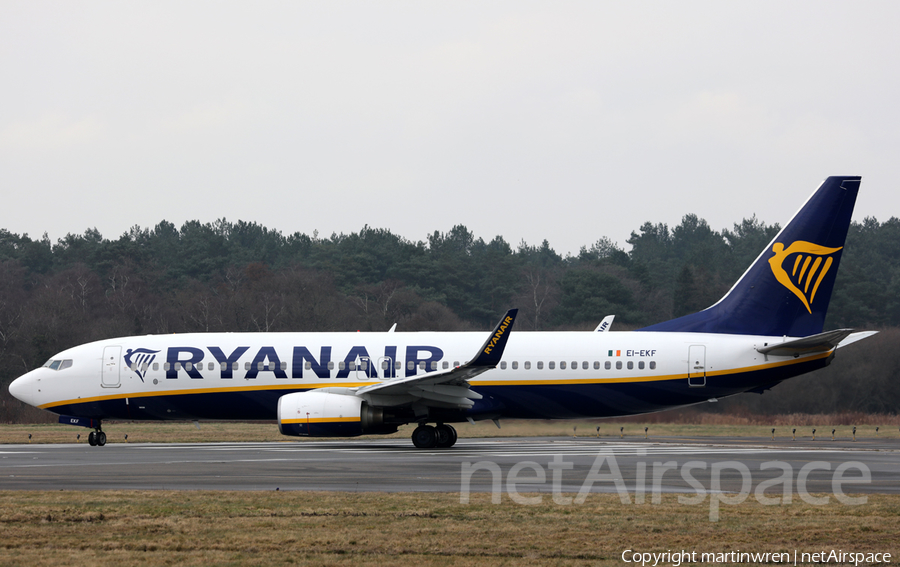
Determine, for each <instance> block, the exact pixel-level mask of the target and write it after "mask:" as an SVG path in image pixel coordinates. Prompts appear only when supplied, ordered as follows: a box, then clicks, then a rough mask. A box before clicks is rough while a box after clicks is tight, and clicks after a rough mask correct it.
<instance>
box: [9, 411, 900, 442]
mask: <svg viewBox="0 0 900 567" xmlns="http://www.w3.org/2000/svg"><path fill="white" fill-rule="evenodd" d="M700 415H701V416H709V417H697V416H696V415H695V416H694V417H695V420H694V422H680V421H679V420H677V419H673V422H672V423H654V422H650V421H646V419H645V420H644V421H638V420H636V419H635V418H631V419H628V420H617V421H607V420H594V421H537V420H508V421H503V422H501V429H497V427H496V426H495V425H494V424H493V423H492V422H490V421H486V422H477V423H475V424H474V425H472V424H468V423H463V424H459V425H457V426H456V428H457V430H458V431H459V435H460V437H462V438H476V437H477V438H481V437H544V436H552V437H571V436H573V435H577V436H579V437H596V436H597V434H598V433H597V428H598V427H599V428H600V432H599V434H600V436H601V437H607V438H609V437H613V438H618V437H619V436H620V434H622V435H624V436H625V438H629V437H631V438H634V437H643V436H644V428H645V427H646V428H648V432H647V434H648V435H649V436H650V437H651V438H653V437H656V438H659V437H717V436H725V437H771V436H772V428H773V427H774V428H775V430H776V438H781V439H786V438H789V437H790V436H791V430H792V429H795V428H796V429H797V434H796V435H797V438H798V439H800V438H806V439H809V438H810V437H811V435H812V429H813V428H814V427H815V428H816V430H817V432H816V436H817V438H819V439H825V438H829V439H830V437H831V430H832V429H835V430H836V432H835V435H836V437H837V438H841V439H849V438H851V437H852V435H853V426H854V425H856V427H857V431H856V437H857V438H858V439H866V438H875V437H876V432H875V427H879V431H878V433H877V437H878V438H884V439H900V427H898V425H900V417H897V416H855V418H856V419H851V418H852V417H854V416H853V415H851V414H842V415H828V416H810V415H791V416H772V417H767V418H762V417H754V418H748V417H740V416H730V417H729V419H724V418H723V416H719V415H717V414H700ZM643 417H645V418H647V417H648V416H643ZM651 417H652V416H651ZM729 420H730V421H729ZM620 428H624V430H623V432H621V433H620V430H619V429H620ZM103 429H104V431H106V434H107V436H108V442H109V443H124V442H126V439H125V435H128V439H127V442H129V443H164V442H178V443H203V442H262V441H285V442H288V441H298V440H303V438H297V437H284V436H282V435H281V434H279V433H278V426H277V425H276V424H275V423H260V422H253V423H235V422H203V423H201V424H200V428H199V429H198V428H197V427H195V426H194V424H193V423H191V422H107V423H105V424H104V426H103ZM88 432H89V430H88V429H85V428H81V427H72V426H68V425H59V424H31V425H0V444H3V443H29V442H30V443H87V434H88ZM411 432H412V426H405V427H402V428H400V431H399V432H397V433H395V434H393V435H389V436H387V437H390V438H402V439H408V438H409V435H410V433H411ZM29 435H31V438H30V439H29ZM79 435H80V436H81V438H80V439H78V438H77V436H79ZM378 437H379V438H383V437H384V436H378ZM364 438H365V437H364Z"/></svg>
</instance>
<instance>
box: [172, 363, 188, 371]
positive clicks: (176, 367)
mask: <svg viewBox="0 0 900 567" xmlns="http://www.w3.org/2000/svg"><path fill="white" fill-rule="evenodd" d="M188 364H190V362H188ZM175 370H176V372H177V371H178V370H181V363H180V362H176V363H175Z"/></svg>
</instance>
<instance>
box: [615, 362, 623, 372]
mask: <svg viewBox="0 0 900 567" xmlns="http://www.w3.org/2000/svg"><path fill="white" fill-rule="evenodd" d="M616 370H622V361H621V360H617V361H616Z"/></svg>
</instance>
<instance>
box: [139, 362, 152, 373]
mask: <svg viewBox="0 0 900 567" xmlns="http://www.w3.org/2000/svg"><path fill="white" fill-rule="evenodd" d="M149 369H150V365H149V364H147V363H146V362H145V363H144V364H142V365H141V372H143V373H144V374H146V373H147V370H149Z"/></svg>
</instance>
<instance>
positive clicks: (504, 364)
mask: <svg viewBox="0 0 900 567" xmlns="http://www.w3.org/2000/svg"><path fill="white" fill-rule="evenodd" d="M500 370H506V361H505V360H503V361H501V362H500Z"/></svg>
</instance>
